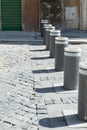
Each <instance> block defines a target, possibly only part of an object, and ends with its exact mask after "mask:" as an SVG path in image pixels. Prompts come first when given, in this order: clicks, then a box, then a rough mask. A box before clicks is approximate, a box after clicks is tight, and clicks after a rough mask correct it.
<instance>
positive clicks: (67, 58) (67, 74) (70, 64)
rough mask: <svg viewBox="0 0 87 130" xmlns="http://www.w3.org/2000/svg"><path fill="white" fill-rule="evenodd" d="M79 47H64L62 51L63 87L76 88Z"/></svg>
mask: <svg viewBox="0 0 87 130" xmlns="http://www.w3.org/2000/svg"><path fill="white" fill-rule="evenodd" d="M80 56H81V49H80V48H76V47H66V48H65V51H64V88H65V89H68V90H75V89H77V88H78V79H79V62H80Z"/></svg>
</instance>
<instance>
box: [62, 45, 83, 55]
mask: <svg viewBox="0 0 87 130" xmlns="http://www.w3.org/2000/svg"><path fill="white" fill-rule="evenodd" d="M64 51H65V52H67V53H71V52H72V53H79V52H81V48H78V47H74V46H69V47H66V48H65V49H64Z"/></svg>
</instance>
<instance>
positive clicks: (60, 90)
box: [35, 85, 78, 94]
mask: <svg viewBox="0 0 87 130" xmlns="http://www.w3.org/2000/svg"><path fill="white" fill-rule="evenodd" d="M35 91H36V92H38V93H55V92H56V93H62V94H63V93H72V92H78V91H77V90H69V89H66V88H64V86H63V85H60V86H56V87H55V86H54V87H45V88H36V90H35Z"/></svg>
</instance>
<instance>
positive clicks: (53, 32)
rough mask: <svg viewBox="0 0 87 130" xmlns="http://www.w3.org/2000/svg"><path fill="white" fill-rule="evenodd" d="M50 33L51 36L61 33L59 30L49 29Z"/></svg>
mask: <svg viewBox="0 0 87 130" xmlns="http://www.w3.org/2000/svg"><path fill="white" fill-rule="evenodd" d="M50 35H51V36H60V35H61V30H51V31H50Z"/></svg>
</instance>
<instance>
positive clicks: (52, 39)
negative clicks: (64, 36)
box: [49, 30, 61, 58]
mask: <svg viewBox="0 0 87 130" xmlns="http://www.w3.org/2000/svg"><path fill="white" fill-rule="evenodd" d="M60 35H61V31H60V30H51V31H50V46H49V50H50V57H51V58H54V57H55V37H60Z"/></svg>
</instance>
